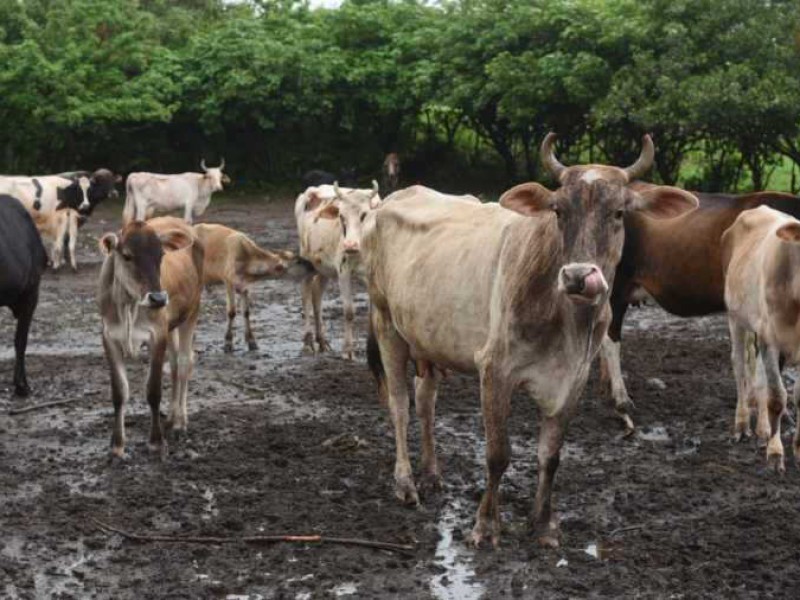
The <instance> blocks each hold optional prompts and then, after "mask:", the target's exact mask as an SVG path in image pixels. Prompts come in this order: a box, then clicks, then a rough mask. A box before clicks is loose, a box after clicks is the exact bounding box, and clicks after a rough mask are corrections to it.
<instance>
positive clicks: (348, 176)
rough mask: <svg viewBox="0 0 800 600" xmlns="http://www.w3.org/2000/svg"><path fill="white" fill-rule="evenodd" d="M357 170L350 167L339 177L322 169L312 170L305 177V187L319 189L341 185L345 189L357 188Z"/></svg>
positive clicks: (342, 171) (340, 173)
mask: <svg viewBox="0 0 800 600" xmlns="http://www.w3.org/2000/svg"><path fill="white" fill-rule="evenodd" d="M357 179H358V178H357V177H356V170H355V168H353V167H348V168H346V169H342V170H341V171H339V176H338V177H337V176H336V175H334V174H333V173H331V172H329V171H322V170H320V169H312V170H311V171H307V172H306V173H305V174H304V175H303V187H305V188H306V189H307V188H310V187H319V186H321V185H333V184H334V183H337V182H338V183H339V184H341V185H342V186H344V187H355V186H356V185H357Z"/></svg>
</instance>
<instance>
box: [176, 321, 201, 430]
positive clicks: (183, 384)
mask: <svg viewBox="0 0 800 600" xmlns="http://www.w3.org/2000/svg"><path fill="white" fill-rule="evenodd" d="M196 326H197V318H196V317H195V318H193V319H189V320H188V321H186V322H185V323H183V324H182V325H180V327H178V340H179V341H178V344H179V345H178V385H179V389H180V396H179V402H180V404H179V408H180V422H179V423H178V424H175V425H174V427H175V429H176V430H180V431H186V428H187V427H188V425H189V411H188V398H189V379H190V378H191V376H192V368H193V366H194V330H195V327H196Z"/></svg>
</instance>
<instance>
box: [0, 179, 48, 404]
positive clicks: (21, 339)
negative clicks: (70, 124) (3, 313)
mask: <svg viewBox="0 0 800 600" xmlns="http://www.w3.org/2000/svg"><path fill="white" fill-rule="evenodd" d="M46 267H47V252H46V251H45V249H44V246H43V245H42V240H41V238H40V237H39V234H38V233H37V232H36V227H35V226H34V224H33V220H32V219H31V216H30V215H29V214H28V212H27V211H26V210H25V207H24V206H23V205H22V203H21V202H20V201H19V200H17V199H16V198H14V197H12V196H8V195H5V194H0V306H7V307H9V308H10V309H11V312H12V313H13V314H14V317H15V318H16V319H17V331H16V334H15V335H14V353H15V358H14V393H15V394H16V395H18V396H27V395H28V394H30V386H29V385H28V378H27V374H26V372H25V350H26V348H27V347H28V331H29V330H30V326H31V320H32V319H33V313H34V311H35V310H36V304H37V303H38V301H39V282H40V280H41V277H42V272H43V271H44V270H45V268H46Z"/></svg>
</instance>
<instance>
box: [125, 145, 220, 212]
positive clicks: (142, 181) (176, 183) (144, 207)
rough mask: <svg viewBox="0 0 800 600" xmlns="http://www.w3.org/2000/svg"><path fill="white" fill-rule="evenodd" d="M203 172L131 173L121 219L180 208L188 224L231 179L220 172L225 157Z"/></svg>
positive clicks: (202, 162)
mask: <svg viewBox="0 0 800 600" xmlns="http://www.w3.org/2000/svg"><path fill="white" fill-rule="evenodd" d="M200 168H202V169H203V172H202V173H179V174H176V175H162V174H160V173H131V174H130V175H128V180H127V181H126V183H125V193H126V198H125V208H124V209H123V212H122V222H123V223H127V222H129V221H131V220H133V219H147V218H150V217H151V216H152V215H153V214H154V213H155V211H157V210H161V211H170V210H181V209H182V210H183V219H184V220H185V221H186V222H187V223H189V224H191V223H192V216H193V215H194V216H200V215H202V214H203V213H204V212H205V210H206V208H208V205H209V204H210V203H211V194H213V193H214V192H220V191H222V184H223V183H229V182H230V179H229V178H228V176H227V175H226V174H225V173H223V172H222V170H223V169H224V168H225V159H224V158H223V159H222V162H221V163H220V165H219V166H218V167H206V161H205V160H202V161H201V162H200Z"/></svg>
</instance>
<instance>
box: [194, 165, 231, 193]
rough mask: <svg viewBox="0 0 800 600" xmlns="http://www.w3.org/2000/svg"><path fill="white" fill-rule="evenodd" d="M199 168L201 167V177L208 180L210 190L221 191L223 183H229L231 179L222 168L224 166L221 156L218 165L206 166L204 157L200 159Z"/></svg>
mask: <svg viewBox="0 0 800 600" xmlns="http://www.w3.org/2000/svg"><path fill="white" fill-rule="evenodd" d="M200 168H201V169H203V173H204V175H203V177H205V179H206V181H208V182H209V184H210V187H211V191H212V192H221V191H222V184H223V183H230V182H231V179H230V177H228V176H227V175H226V174H225V173H223V172H222V170H223V169H224V168H225V159H224V158H223V159H222V160H221V161H220V163H219V166H218V167H207V166H206V159H205V158H204V159H203V160H201V161H200Z"/></svg>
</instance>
